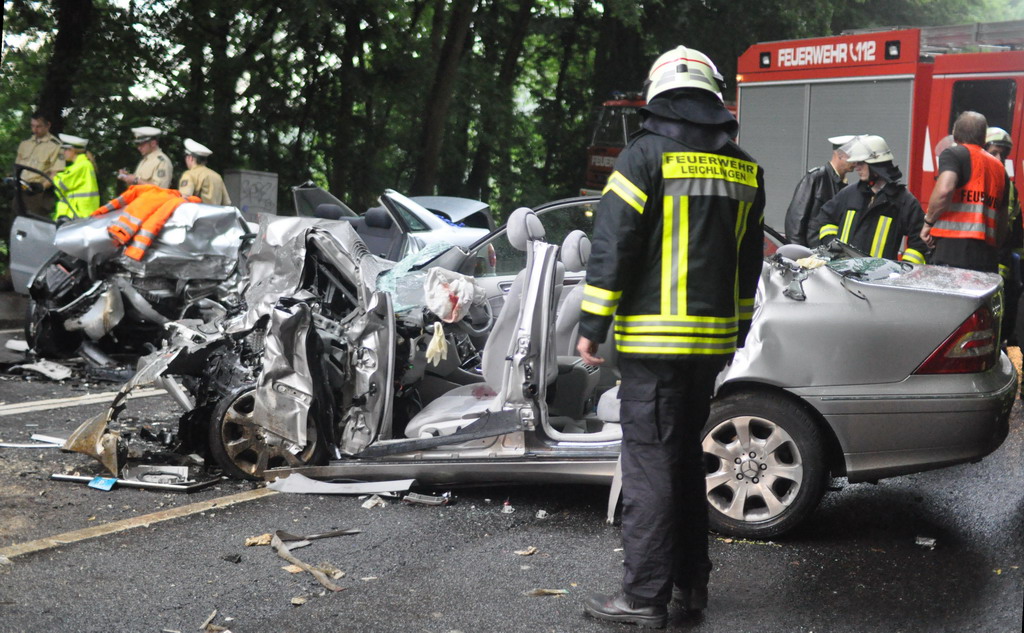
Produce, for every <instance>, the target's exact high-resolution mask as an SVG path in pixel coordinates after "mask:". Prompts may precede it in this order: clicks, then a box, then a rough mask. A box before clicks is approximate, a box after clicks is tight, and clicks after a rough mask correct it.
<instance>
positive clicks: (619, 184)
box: [601, 171, 647, 213]
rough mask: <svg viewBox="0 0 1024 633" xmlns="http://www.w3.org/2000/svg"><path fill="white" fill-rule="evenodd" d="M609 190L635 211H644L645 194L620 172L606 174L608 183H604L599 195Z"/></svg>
mask: <svg viewBox="0 0 1024 633" xmlns="http://www.w3.org/2000/svg"><path fill="white" fill-rule="evenodd" d="M609 191H611V192H612V193H614V194H615V195H617V196H618V197H620V198H622V199H623V200H624V201H625V202H626V204H628V205H629V206H631V207H633V208H634V209H636V212H637V213H643V212H644V205H645V204H647V194H646V193H644V192H643V191H642V190H641V189H640V187H637V186H636V185H634V184H633V183H631V182H630V181H629V178H626V177H625V176H623V175H622V173H621V172H617V171H615V172H612V175H611V176H608V184H607V185H605V188H604V191H602V192H601V195H602V196H603V195H605V194H606V193H608V192H609Z"/></svg>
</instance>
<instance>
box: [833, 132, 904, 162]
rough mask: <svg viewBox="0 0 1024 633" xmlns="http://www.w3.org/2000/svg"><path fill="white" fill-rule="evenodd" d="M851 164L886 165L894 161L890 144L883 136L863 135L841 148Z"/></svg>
mask: <svg viewBox="0 0 1024 633" xmlns="http://www.w3.org/2000/svg"><path fill="white" fill-rule="evenodd" d="M839 151H841V152H843V153H844V154H846V156H847V159H846V160H848V161H850V162H851V163H869V164H874V163H884V162H886V161H891V160H893V155H892V150H890V149H889V144H888V143H886V142H885V139H884V138H882V137H881V136H875V135H874V134H863V135H861V136H855V137H853V140H851V141H850V142H849V143H847V144H846V145H843V146H842V147H840V148H839Z"/></svg>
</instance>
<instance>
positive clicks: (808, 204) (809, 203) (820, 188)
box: [786, 135, 853, 246]
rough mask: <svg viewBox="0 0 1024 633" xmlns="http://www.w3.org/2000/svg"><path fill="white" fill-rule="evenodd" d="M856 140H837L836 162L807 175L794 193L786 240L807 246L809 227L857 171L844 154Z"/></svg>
mask: <svg viewBox="0 0 1024 633" xmlns="http://www.w3.org/2000/svg"><path fill="white" fill-rule="evenodd" d="M851 140H853V136H852V135H847V136H833V137H832V138H830V139H828V142H829V143H832V158H831V159H830V160H829V161H828V162H827V163H825V164H824V165H822V166H821V167H815V168H814V169H812V170H810V171H808V172H807V173H806V174H804V177H803V178H801V179H800V182H798V183H797V185H796V190H794V191H793V199H792V200H791V201H790V203H789V208H788V209H786V237H787V238H788V239H789V241H791V242H793V243H794V244H802V245H803V246H807V244H808V243H809V242H810V240H809V239H808V235H807V223H808V222H810V220H811V218H813V217H814V216H816V215H817V214H818V210H819V209H821V207H822V206H824V204H825V203H826V202H828V201H829V200H831V199H832V198H834V197H835V195H836V194H837V193H839V192H840V190H842V188H843V187H845V186H846V184H845V183H844V182H843V178H845V177H846V174H848V173H850V172H851V171H853V165H852V164H851V163H850V161H849V160H848V157H847V156H846V154H845V153H843V151H842V149H841V148H842V146H843V145H845V144H847V143H849V142H850V141H851Z"/></svg>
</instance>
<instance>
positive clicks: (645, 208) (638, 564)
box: [577, 46, 764, 628]
mask: <svg viewBox="0 0 1024 633" xmlns="http://www.w3.org/2000/svg"><path fill="white" fill-rule="evenodd" d="M721 85H722V77H721V75H720V74H719V73H718V70H717V69H716V68H715V65H714V63H713V62H712V61H711V60H710V59H708V58H707V56H705V55H704V54H703V53H701V52H699V51H696V50H693V49H687V48H686V47H683V46H680V47H678V48H676V49H674V50H672V51H669V52H668V53H665V54H664V55H662V56H661V57H659V58H658V60H657V61H656V62H655V63H654V66H653V67H652V68H651V72H650V74H649V76H648V81H647V83H646V90H645V92H646V95H645V96H646V98H647V105H646V106H645V107H644V108H642V109H641V113H642V117H643V123H642V126H641V127H642V129H641V130H640V131H639V132H637V134H636V135H635V136H634V137H633V138H632V139H631V140H630V141H629V144H628V145H627V146H626V148H625V149H624V150H623V152H622V154H620V156H619V158H618V160H617V161H616V163H615V170H614V172H613V173H612V175H611V176H610V177H609V179H608V185H607V186H606V187H605V189H604V192H603V195H602V197H601V202H600V204H599V205H598V208H597V213H596V217H595V221H594V235H593V251H592V253H591V257H590V262H589V264H588V266H587V278H586V285H585V288H584V293H583V303H582V306H581V309H582V316H581V320H580V326H579V329H580V340H579V343H578V345H577V350H578V351H579V352H580V355H581V356H582V358H583V360H584V361H586V362H587V363H590V364H593V365H599V364H601V363H602V362H603V359H602V358H601V357H600V356H598V349H597V348H598V344H599V343H602V342H604V340H605V338H606V335H607V333H608V329H609V326H610V325H611V324H612V320H613V316H614V342H615V345H616V349H617V350H618V352H619V354H620V356H619V370H620V372H621V378H622V383H621V385H620V387H619V398H620V400H621V416H620V419H621V423H622V456H621V460H622V462H621V464H622V496H623V508H622V542H623V550H624V552H625V563H624V566H625V574H624V578H623V582H622V591H621V592H618V593H616V594H613V595H601V594H594V595H591V596H589V597H588V598H587V599H586V601H585V603H584V609H585V612H586V613H588V614H589V615H591V616H593V617H596V618H600V619H604V620H611V621H616V622H628V623H633V624H640V625H643V626H650V627H658V628H660V627H663V626H664V625H665V623H666V621H667V615H668V611H667V606H668V604H669V602H670V600H671V599H672V598H676V599H678V600H680V601H681V603H682V606H683V608H685V609H687V610H689V611H696V610H700V609H703V608H704V607H705V606H706V604H707V584H708V576H709V574H710V571H711V561H710V559H709V558H708V540H707V539H708V537H707V529H708V516H707V500H706V498H705V483H704V475H705V473H704V462H703V455H702V449H701V430H702V428H703V426H704V424H705V422H706V421H707V417H708V413H709V408H710V400H711V396H712V394H713V390H714V382H715V377H716V376H717V375H718V373H719V371H721V369H722V368H723V367H724V366H725V365H726V363H727V362H728V361H729V360H730V359H731V358H732V355H733V353H734V352H735V350H736V347H737V346H738V345H740V346H742V344H743V341H744V339H745V338H746V334H747V331H748V330H749V327H750V319H751V317H752V316H753V308H754V294H755V292H756V289H757V282H758V279H759V276H760V273H761V263H762V257H763V240H764V236H763V232H762V225H763V216H764V172H763V170H762V169H761V168H760V167H759V166H758V165H757V163H755V162H754V161H753V159H751V158H750V156H748V155H747V154H746V153H745V152H743V150H741V149H740V148H739V147H738V146H737V145H736V144H735V143H734V142H733V141H732V140H731V139H732V138H734V137H735V136H736V132H737V130H738V127H739V126H738V124H737V123H736V120H735V118H733V116H732V115H731V114H730V113H729V112H728V110H726V109H725V107H724V106H723V104H722V97H721V88H720V86H721Z"/></svg>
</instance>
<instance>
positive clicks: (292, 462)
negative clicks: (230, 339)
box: [208, 385, 326, 481]
mask: <svg viewBox="0 0 1024 633" xmlns="http://www.w3.org/2000/svg"><path fill="white" fill-rule="evenodd" d="M255 404H256V389H255V388H254V387H253V386H252V385H245V386H243V387H239V388H238V389H235V390H234V391H233V392H231V393H229V394H228V395H226V396H225V397H224V398H222V399H221V400H220V402H218V403H217V405H216V406H215V407H214V408H213V413H212V414H211V416H210V426H209V429H208V440H209V447H210V455H211V456H212V457H213V459H214V460H215V461H216V462H217V464H218V465H219V466H220V467H221V469H222V470H223V471H224V474H225V475H228V476H229V477H233V478H235V479H249V480H252V481H258V480H261V479H263V473H264V472H265V471H266V470H267V469H268V468H278V467H293V468H296V467H300V466H307V465H310V464H318V463H320V462H321V461H322V460H323V457H324V455H326V448H325V446H324V441H323V439H322V436H321V434H320V432H319V429H318V428H317V425H316V422H315V420H316V415H315V412H313V411H311V412H310V415H309V423H308V426H307V428H306V437H307V443H306V446H305V448H304V449H303V450H302V451H300V452H299V453H298V454H295V455H293V454H292V453H290V452H288V451H287V450H284V448H283V447H281V446H272V445H270V444H269V443H268V442H267V441H266V434H265V431H264V430H263V429H261V428H260V427H258V426H257V425H256V424H255V423H254V421H253V412H254V411H255Z"/></svg>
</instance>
